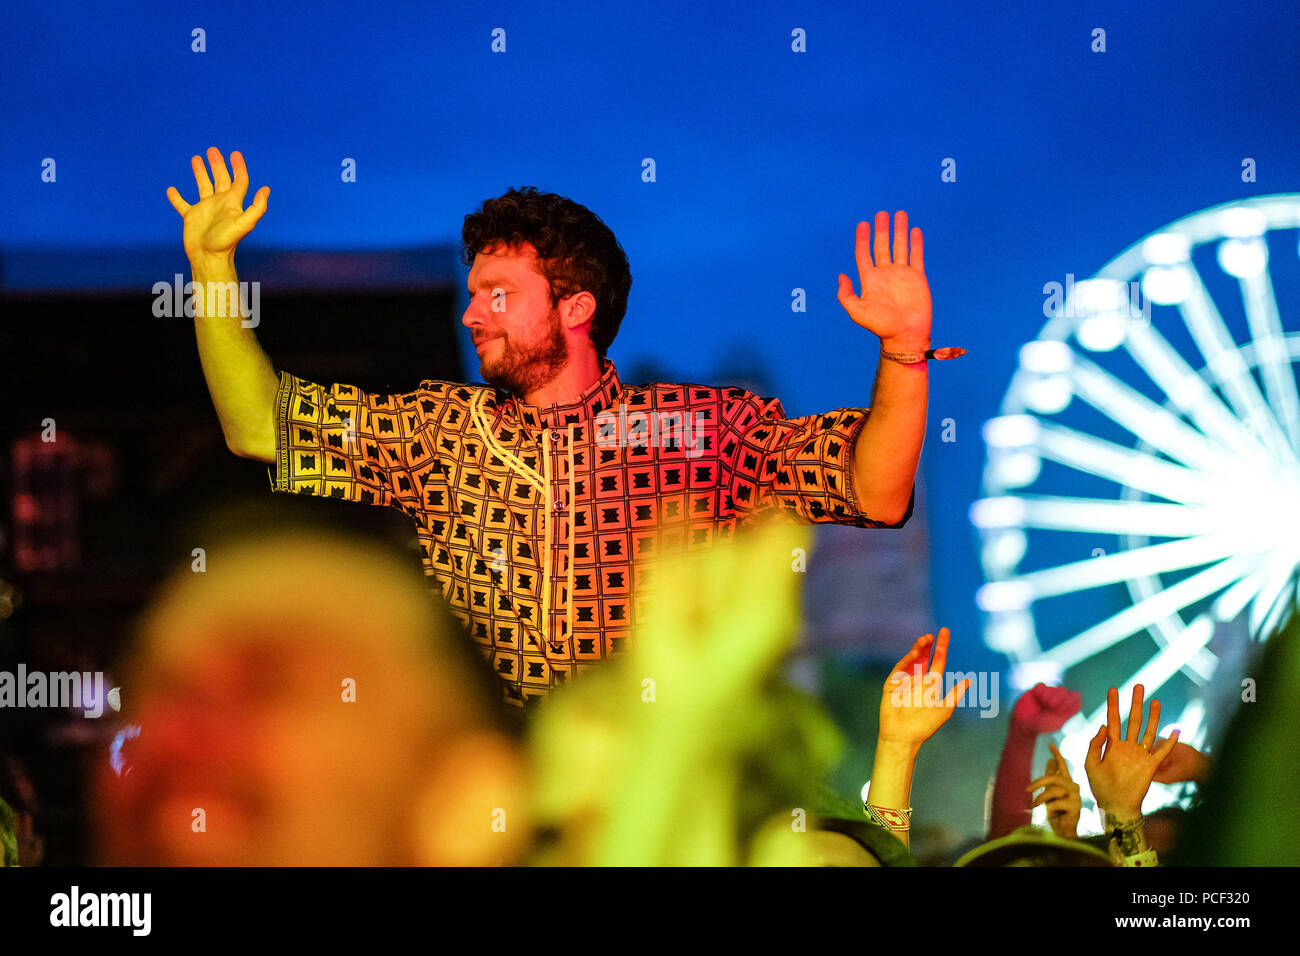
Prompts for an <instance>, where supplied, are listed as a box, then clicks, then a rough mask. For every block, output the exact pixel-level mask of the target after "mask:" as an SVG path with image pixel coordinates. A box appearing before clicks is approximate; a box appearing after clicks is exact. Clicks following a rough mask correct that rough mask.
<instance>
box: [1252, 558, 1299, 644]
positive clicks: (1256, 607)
mask: <svg viewBox="0 0 1300 956" xmlns="http://www.w3.org/2000/svg"><path fill="white" fill-rule="evenodd" d="M1294 575H1295V561H1294V560H1287V559H1286V558H1283V557H1280V558H1279V559H1278V561H1277V562H1276V564H1275V565H1274V568H1273V574H1272V575H1271V576H1270V578H1269V579H1268V581H1267V582H1265V583H1264V584H1263V585H1262V586H1261V587H1260V589H1259V594H1258V595H1257V597H1256V600H1255V601H1254V602H1253V603H1252V604H1251V608H1250V610H1251V614H1250V632H1251V633H1252V634H1260V633H1263V631H1264V629H1265V627H1266V626H1267V625H1268V624H1269V623H1270V622H1271V620H1272V619H1273V618H1274V617H1276V616H1277V614H1278V613H1279V603H1278V602H1279V599H1280V598H1282V597H1283V596H1285V595H1286V594H1287V592H1288V591H1289V590H1290V589H1291V586H1292V579H1293V577H1294Z"/></svg>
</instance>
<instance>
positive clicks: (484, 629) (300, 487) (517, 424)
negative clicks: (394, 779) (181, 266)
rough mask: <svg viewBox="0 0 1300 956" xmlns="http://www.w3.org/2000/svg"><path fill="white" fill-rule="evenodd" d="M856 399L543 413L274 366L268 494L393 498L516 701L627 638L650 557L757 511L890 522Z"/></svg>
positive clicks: (696, 396)
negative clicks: (790, 411)
mask: <svg viewBox="0 0 1300 956" xmlns="http://www.w3.org/2000/svg"><path fill="white" fill-rule="evenodd" d="M866 414H867V409H865V408H837V409H835V410H833V411H830V412H826V413H824V414H819V415H808V416H805V417H802V418H794V419H787V418H786V416H785V412H784V410H783V409H782V407H781V403H780V402H779V401H778V400H777V399H774V398H760V397H758V396H757V395H755V394H754V393H753V392H750V391H747V390H745V389H743V388H722V387H715V386H709V385H696V384H691V383H686V384H668V383H662V382H659V383H654V384H650V385H644V386H631V385H624V384H623V383H622V382H621V381H620V380H619V377H618V372H617V370H616V369H615V367H614V363H613V362H611V361H609V360H608V359H606V360H604V362H603V365H602V374H601V377H600V378H599V379H598V380H597V381H596V382H594V383H592V385H591V387H590V388H588V389H587V390H586V392H584V393H583V394H582V395H581V396H580V397H579V398H577V399H576V400H574V401H573V402H570V403H567V404H562V405H552V406H549V407H547V408H539V407H536V406H533V405H529V404H527V403H526V402H524V401H523V400H522V399H521V398H519V397H517V396H514V395H512V394H510V393H508V392H506V391H504V390H501V389H496V388H493V387H492V386H490V385H485V384H472V385H468V384H461V383H458V382H444V381H432V380H427V381H423V382H421V383H420V387H419V388H417V389H416V390H415V391H412V392H407V393H405V394H401V395H380V394H368V393H366V392H363V391H361V390H360V389H357V388H355V387H353V386H351V385H342V384H333V385H328V386H326V385H320V384H316V383H313V382H309V381H305V380H303V379H300V378H296V377H294V376H292V375H290V374H289V373H288V372H283V371H282V372H280V385H279V389H278V392H277V396H276V431H277V439H276V452H277V454H276V462H275V464H274V465H271V466H269V467H268V473H269V476H270V479H271V486H272V488H273V490H275V491H277V492H289V493H296V494H308V495H325V496H329V497H332V498H342V499H345V500H348V501H356V502H361V503H365V504H372V505H379V506H386V507H393V508H399V509H401V510H402V511H403V512H405V513H406V514H407V515H409V516H410V517H411V519H412V520H413V521H414V522H415V526H416V533H417V536H418V538H419V543H420V556H421V561H422V563H423V566H424V572H425V574H426V575H428V577H429V579H430V582H431V583H430V587H431V588H436V589H437V590H438V592H439V593H440V594H441V596H442V597H443V598H444V599H445V600H446V602H447V604H448V605H449V606H450V608H451V610H452V612H453V613H454V614H455V615H456V617H457V618H459V619H460V621H461V622H462V623H463V624H464V625H465V627H466V628H467V629H468V631H469V633H470V634H471V636H472V637H473V639H474V640H475V641H476V642H477V643H478V645H479V647H480V649H481V650H482V651H483V652H484V654H485V655H486V656H487V657H488V659H489V661H490V662H491V666H492V669H493V670H494V671H495V672H496V674H497V675H498V676H499V677H500V678H501V679H502V681H503V693H504V696H505V700H506V702H507V704H509V705H512V706H513V707H514V708H522V707H524V706H525V704H527V703H530V702H532V701H534V700H536V699H540V698H542V697H544V696H546V695H547V694H548V693H549V692H550V691H551V690H552V689H554V688H555V687H557V686H560V685H562V684H563V683H564V682H565V681H566V680H568V679H569V678H570V677H572V676H575V675H577V674H580V673H581V672H582V671H583V670H584V669H586V668H589V667H594V666H598V665H599V664H600V662H601V661H603V660H605V659H606V658H608V657H610V656H613V655H616V654H618V653H619V652H620V651H622V650H624V649H625V648H626V646H627V644H628V642H629V640H630V639H631V638H632V637H633V632H634V629H635V621H636V619H637V616H638V614H639V613H640V612H641V611H642V610H643V608H644V604H645V601H646V599H647V598H648V596H649V595H650V591H651V588H650V587H649V586H648V585H649V583H650V582H649V581H648V576H649V573H650V571H651V569H652V565H653V562H654V561H655V560H657V559H659V558H660V557H662V556H664V555H668V554H671V553H673V552H674V551H681V550H696V549H700V548H707V547H708V546H709V545H710V544H711V543H712V542H713V541H714V540H716V539H726V538H729V537H731V535H732V534H733V533H734V532H735V531H736V529H737V528H739V527H743V526H745V525H746V524H750V523H753V522H754V521H755V520H756V519H758V518H759V517H760V516H764V515H766V514H771V513H773V512H776V513H778V515H779V518H780V519H784V520H790V521H793V522H797V523H827V522H833V523H837V524H847V525H852V526H854V527H859V528H898V527H902V525H903V524H905V523H906V522H907V520H908V518H910V517H911V515H912V508H913V505H914V503H915V490H913V493H912V498H911V500H909V501H908V505H907V511H906V513H905V514H904V515H903V517H902V519H900V520H899V521H898V522H896V523H893V524H890V523H886V522H883V521H875V520H872V519H871V518H869V517H868V516H867V515H865V514H864V513H863V512H862V511H861V510H860V509H859V507H858V505H857V501H856V498H855V496H854V487H853V482H854V477H853V449H854V443H855V440H856V438H857V436H858V434H859V432H860V431H861V428H862V425H863V423H864V422H865V420H866Z"/></svg>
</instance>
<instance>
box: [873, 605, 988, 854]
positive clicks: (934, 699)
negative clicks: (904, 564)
mask: <svg viewBox="0 0 1300 956" xmlns="http://www.w3.org/2000/svg"><path fill="white" fill-rule="evenodd" d="M948 639H949V633H948V629H947V628H946V627H941V628H939V637H938V640H936V639H935V636H934V635H933V634H926V635H924V636H923V637H921V638H920V639H918V640H917V642H916V643H915V644H913V645H912V649H911V650H910V651H908V652H907V654H905V655H904V656H903V659H902V660H901V661H899V662H898V663H897V664H896V665H895V666H894V670H893V671H892V672H891V673H890V675H889V678H888V679H887V680H886V681H885V688H884V693H883V694H881V698H880V733H879V734H878V736H877V738H876V757H875V765H874V768H873V770H872V774H871V786H870V788H869V790H868V793H867V815H868V816H869V817H871V819H872V821H873V822H875V823H878V824H880V825H881V826H886V827H888V828H889V830H891V831H892V832H893V833H894V835H895V836H897V837H898V838H899V839H900V840H902V841H903V844H904V845H905V846H906V845H907V843H908V828H909V825H910V820H911V812H912V808H911V803H910V800H911V794H912V771H913V769H914V768H915V766H916V755H917V754H918V753H919V752H920V750H921V744H923V743H925V742H926V741H927V740H929V739H930V738H931V737H932V736H933V735H934V733H935V731H937V730H938V729H939V728H940V727H942V726H943V725H944V724H945V723H947V721H948V718H950V717H951V716H952V714H953V711H954V710H955V709H956V708H957V704H958V703H960V702H961V699H962V697H963V696H964V695H965V694H966V691H967V690H968V689H969V688H970V684H971V682H970V679H969V678H964V679H963V680H962V681H961V682H960V683H958V684H956V685H954V686H953V687H952V688H951V689H949V691H948V693H947V694H944V693H943V686H944V667H945V665H946V664H947V660H948ZM932 651H933V656H931V652H932ZM927 665H928V666H927Z"/></svg>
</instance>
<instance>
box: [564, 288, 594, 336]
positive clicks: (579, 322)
mask: <svg viewBox="0 0 1300 956" xmlns="http://www.w3.org/2000/svg"><path fill="white" fill-rule="evenodd" d="M559 308H560V323H561V324H562V325H563V326H564V327H565V328H566V329H573V330H574V331H575V332H576V331H579V330H581V329H583V328H587V329H588V331H589V330H590V326H591V320H592V319H594V318H595V317H596V297H595V296H594V295H592V294H591V293H590V292H575V293H574V294H573V295H569V296H565V297H564V298H563V299H561V300H560V304H559Z"/></svg>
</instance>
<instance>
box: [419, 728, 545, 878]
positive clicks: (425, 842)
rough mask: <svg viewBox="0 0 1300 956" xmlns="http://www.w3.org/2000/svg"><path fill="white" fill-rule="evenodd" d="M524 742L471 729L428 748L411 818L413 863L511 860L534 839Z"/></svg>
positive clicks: (480, 863) (465, 863)
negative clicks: (429, 753) (430, 752)
mask: <svg viewBox="0 0 1300 956" xmlns="http://www.w3.org/2000/svg"><path fill="white" fill-rule="evenodd" d="M527 776H528V774H527V766H526V761H525V756H524V752H523V749H522V748H521V747H520V746H519V745H518V744H516V743H514V742H513V741H511V740H510V739H508V738H507V737H504V736H502V735H501V734H496V733H486V732H485V733H478V734H470V735H467V736H464V737H461V738H460V739H457V740H455V741H454V742H449V743H448V744H447V745H446V746H445V747H443V748H441V749H440V750H439V751H438V752H437V753H435V754H433V755H432V756H431V758H430V761H429V766H428V768H427V770H426V771H425V772H424V774H423V775H422V776H421V778H420V780H419V785H420V792H419V794H418V795H417V797H416V800H415V802H414V819H413V820H412V833H413V838H414V839H413V846H414V856H415V861H414V862H415V865H416V866H510V865H513V864H515V863H518V862H519V861H520V858H521V857H522V856H523V854H524V852H525V851H526V850H527V848H528V846H529V843H530V842H531V838H532V828H533V827H532V819H531V816H532V815H531V812H530V808H529V806H528V805H527V800H526V797H527V792H528V789H527Z"/></svg>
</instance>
